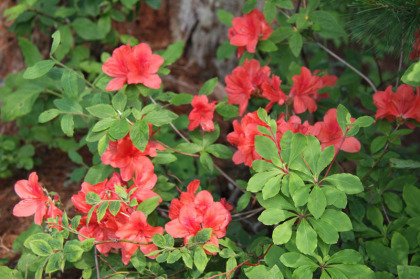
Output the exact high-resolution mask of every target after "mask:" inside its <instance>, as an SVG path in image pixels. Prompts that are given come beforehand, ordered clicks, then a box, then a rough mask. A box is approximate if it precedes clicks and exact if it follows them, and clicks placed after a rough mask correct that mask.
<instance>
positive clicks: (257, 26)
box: [229, 9, 273, 57]
mask: <svg viewBox="0 0 420 279" xmlns="http://www.w3.org/2000/svg"><path fill="white" fill-rule="evenodd" d="M271 33H273V29H271V25H270V24H268V22H267V20H266V19H265V17H264V15H263V13H261V12H260V11H259V10H257V9H254V10H253V11H252V12H250V13H248V14H246V15H244V16H243V17H237V18H234V19H233V21H232V28H230V29H229V39H230V44H231V45H234V46H237V47H238V57H240V56H241V55H242V54H243V52H244V51H245V49H246V50H247V51H248V52H250V53H254V52H255V49H256V46H257V43H258V40H260V39H261V40H267V39H268V38H269V37H270V35H271Z"/></svg>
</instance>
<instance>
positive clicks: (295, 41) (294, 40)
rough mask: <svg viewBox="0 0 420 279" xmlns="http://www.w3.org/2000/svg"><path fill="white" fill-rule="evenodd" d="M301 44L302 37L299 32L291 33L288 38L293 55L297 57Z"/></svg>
mask: <svg viewBox="0 0 420 279" xmlns="http://www.w3.org/2000/svg"><path fill="white" fill-rule="evenodd" d="M302 46H303V38H302V35H301V34H300V33H299V32H297V31H296V32H295V33H293V35H291V36H290V38H289V47H290V50H291V51H292V53H293V55H294V56H295V57H298V56H299V54H300V51H301V50H302Z"/></svg>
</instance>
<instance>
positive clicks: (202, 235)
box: [194, 228, 213, 243]
mask: <svg viewBox="0 0 420 279" xmlns="http://www.w3.org/2000/svg"><path fill="white" fill-rule="evenodd" d="M212 232H213V229H211V228H206V229H202V230H201V231H199V232H197V234H196V235H195V237H194V241H195V242H199V243H205V242H207V241H209V240H210V237H211V234H212Z"/></svg>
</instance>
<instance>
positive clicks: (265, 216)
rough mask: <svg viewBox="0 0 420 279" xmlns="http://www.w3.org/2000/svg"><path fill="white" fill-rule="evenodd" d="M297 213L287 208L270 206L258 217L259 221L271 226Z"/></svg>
mask: <svg viewBox="0 0 420 279" xmlns="http://www.w3.org/2000/svg"><path fill="white" fill-rule="evenodd" d="M295 215H296V214H294V213H292V212H290V211H287V210H282V209H278V208H269V209H266V210H264V211H263V212H262V213H261V215H260V217H258V221H260V222H261V223H263V224H264V225H267V226H271V225H275V224H278V223H280V222H283V221H284V220H286V219H288V218H290V217H293V216H295Z"/></svg>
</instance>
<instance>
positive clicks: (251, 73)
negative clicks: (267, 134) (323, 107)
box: [225, 59, 337, 115]
mask: <svg viewBox="0 0 420 279" xmlns="http://www.w3.org/2000/svg"><path fill="white" fill-rule="evenodd" d="M317 73H318V71H315V72H314V74H312V73H311V72H310V70H309V69H308V68H305V67H302V68H301V74H300V75H295V76H294V77H293V78H292V80H293V83H294V84H293V86H292V88H291V89H290V92H289V95H288V96H287V95H286V94H285V93H284V92H283V91H282V90H281V89H280V84H281V80H280V77H278V76H276V75H274V74H273V75H272V77H271V78H270V74H271V70H270V68H269V67H268V66H263V67H260V62H259V61H258V60H255V59H252V60H251V61H245V62H244V64H243V66H238V67H236V68H235V69H234V70H233V71H232V75H230V76H226V78H225V82H226V87H225V90H226V91H227V92H228V102H229V104H233V105H239V114H240V115H243V114H244V112H245V110H246V107H247V106H248V101H249V99H250V98H251V96H252V95H254V96H257V97H263V98H266V99H267V100H269V101H270V102H269V103H268V105H267V106H266V110H270V109H271V108H272V106H273V105H274V104H279V105H283V104H284V103H286V104H288V105H293V111H294V112H295V113H297V114H301V113H304V112H305V111H306V110H308V111H309V112H311V113H312V112H315V111H316V110H317V105H316V101H318V100H320V99H322V98H326V97H328V96H329V95H328V94H327V93H324V94H319V93H318V91H319V90H321V89H322V88H324V87H327V86H334V85H335V84H336V82H337V77H336V76H328V74H326V75H324V76H322V77H320V76H318V75H316V74H317Z"/></svg>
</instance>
